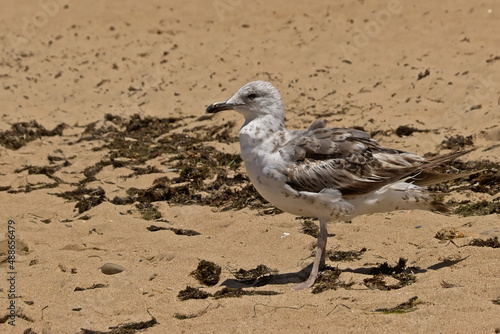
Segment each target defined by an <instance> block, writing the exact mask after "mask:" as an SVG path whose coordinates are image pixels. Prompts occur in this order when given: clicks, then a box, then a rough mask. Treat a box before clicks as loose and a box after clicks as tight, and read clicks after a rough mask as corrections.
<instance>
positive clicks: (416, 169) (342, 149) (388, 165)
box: [280, 121, 467, 196]
mask: <svg viewBox="0 0 500 334" xmlns="http://www.w3.org/2000/svg"><path fill="white" fill-rule="evenodd" d="M280 153H282V154H287V155H288V156H289V157H292V160H293V161H294V162H293V163H292V164H291V165H290V166H289V167H288V168H287V170H286V174H287V177H288V182H287V183H288V184H289V185H290V186H291V187H292V188H293V189H295V190H298V191H311V192H319V191H321V190H323V189H325V188H332V189H337V190H339V191H340V192H341V193H342V194H343V195H344V196H349V195H361V194H366V193H369V192H371V191H374V190H376V189H379V188H381V187H383V186H384V185H386V184H389V183H392V182H395V181H398V180H400V179H402V178H407V177H409V176H412V175H416V174H418V173H420V172H422V171H423V170H425V169H427V168H430V167H433V166H436V165H438V164H441V163H443V162H445V161H448V160H452V159H455V158H456V157H457V156H459V155H462V154H465V153H467V152H458V153H454V154H451V155H448V156H444V157H438V158H436V159H434V160H426V159H424V158H422V157H420V156H418V155H416V154H412V153H408V152H404V151H399V150H394V149H387V148H384V147H382V146H380V145H379V144H378V143H377V142H376V141H375V140H373V139H371V137H370V135H369V134H368V133H366V132H363V131H359V130H354V129H344V128H326V127H325V124H324V122H323V121H316V122H314V123H313V124H312V125H311V126H310V127H309V129H307V131H305V132H303V133H301V134H300V135H298V136H297V137H296V138H293V139H292V140H290V141H289V142H288V143H286V144H285V145H284V146H283V147H281V148H280Z"/></svg>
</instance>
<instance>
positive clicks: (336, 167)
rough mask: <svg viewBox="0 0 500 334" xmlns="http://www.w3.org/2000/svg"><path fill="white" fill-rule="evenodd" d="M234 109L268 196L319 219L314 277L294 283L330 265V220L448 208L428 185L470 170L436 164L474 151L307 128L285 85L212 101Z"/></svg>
mask: <svg viewBox="0 0 500 334" xmlns="http://www.w3.org/2000/svg"><path fill="white" fill-rule="evenodd" d="M223 110H234V111H237V112H238V113H240V114H242V115H243V116H244V117H245V123H244V124H243V126H242V127H241V129H240V131H239V138H240V148H241V158H242V160H243V161H244V163H245V168H246V171H247V173H248V176H249V178H250V180H251V182H252V183H253V185H254V186H255V188H256V190H257V191H258V192H259V193H260V195H262V197H263V198H264V199H266V200H267V201H269V202H270V203H271V204H273V205H274V206H276V207H277V208H279V209H281V210H283V211H285V212H288V213H291V214H294V215H297V216H304V217H316V218H318V219H319V226H320V232H319V236H318V246H317V250H316V257H315V259H314V262H313V265H312V270H311V272H310V275H309V278H308V279H307V280H306V281H305V282H303V283H301V284H298V285H295V286H294V287H293V288H294V289H296V290H302V289H307V288H310V287H311V286H313V284H314V282H315V281H316V278H317V276H318V273H319V270H320V269H321V268H324V267H325V255H326V243H327V236H328V233H327V224H328V223H330V222H334V221H339V220H340V221H341V220H344V221H347V220H351V219H352V218H354V217H356V216H359V215H364V214H370V213H377V212H388V211H393V210H403V209H404V210H408V209H423V210H432V211H437V212H447V208H446V207H445V206H444V204H442V203H439V202H437V201H436V200H434V198H433V196H432V194H431V193H429V192H428V191H427V190H426V188H425V187H426V186H428V185H431V184H435V183H439V182H443V181H446V180H449V179H454V178H458V177H463V174H459V175H460V176H457V175H455V174H454V175H449V174H437V173H432V172H430V171H429V169H430V168H432V167H435V166H438V165H440V164H442V163H444V162H446V161H450V160H453V159H455V158H457V157H459V156H461V155H462V154H465V153H468V152H469V151H462V152H454V153H450V154H447V155H442V156H437V157H434V158H432V159H429V160H427V159H425V158H423V157H421V156H419V155H417V154H413V153H409V152H405V151H401V150H397V149H391V148H385V147H382V146H381V145H380V144H378V143H377V142H376V141H375V140H374V139H372V138H371V136H370V135H369V134H368V133H366V132H364V131H361V130H356V129H347V128H337V127H333V128H329V127H326V122H325V121H324V120H321V119H320V120H315V121H314V122H313V123H312V124H311V125H310V126H309V128H307V129H306V130H287V129H286V128H285V109H284V106H283V101H282V99H281V96H280V93H279V91H278V90H277V89H276V88H275V87H274V86H273V85H272V84H271V83H269V82H266V81H253V82H250V83H247V84H246V85H244V86H243V87H242V88H241V89H240V90H239V91H238V92H237V93H236V94H235V95H234V96H233V97H231V98H230V99H229V100H226V101H223V102H216V103H213V104H211V105H209V106H208V107H207V109H206V112H207V113H210V114H214V113H218V112H220V111H223Z"/></svg>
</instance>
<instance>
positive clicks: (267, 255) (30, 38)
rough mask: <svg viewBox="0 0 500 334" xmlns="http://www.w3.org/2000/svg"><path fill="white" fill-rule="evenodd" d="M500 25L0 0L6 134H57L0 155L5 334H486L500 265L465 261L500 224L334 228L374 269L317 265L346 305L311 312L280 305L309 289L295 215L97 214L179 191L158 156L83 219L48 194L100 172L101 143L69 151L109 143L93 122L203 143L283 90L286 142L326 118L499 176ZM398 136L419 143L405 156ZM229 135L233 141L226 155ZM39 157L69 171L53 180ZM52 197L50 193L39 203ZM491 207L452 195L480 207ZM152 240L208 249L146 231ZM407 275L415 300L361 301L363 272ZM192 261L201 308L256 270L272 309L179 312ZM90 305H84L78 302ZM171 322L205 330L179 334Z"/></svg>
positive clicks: (292, 5) (485, 17) (259, 6)
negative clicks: (163, 130) (172, 188)
mask: <svg viewBox="0 0 500 334" xmlns="http://www.w3.org/2000/svg"><path fill="white" fill-rule="evenodd" d="M499 16H500V6H499V3H498V1H494V0H486V1H483V2H471V1H466V0H460V1H451V0H446V1H428V0H425V1H418V2H417V1H414V2H411V1H406V0H405V1H398V0H389V1H364V0H360V1H345V0H343V1H337V2H331V1H316V2H312V3H311V2H308V3H306V2H305V1H282V0H279V1H273V2H270V1H253V2H244V1H241V0H215V1H182V2H181V1H174V2H170V3H169V2H166V1H159V0H151V1H148V2H140V1H131V0H121V1H95V0H89V1H69V0H58V1H55V0H41V1H13V0H4V1H3V2H2V10H1V14H0V18H1V20H0V29H1V31H2V34H1V36H0V40H1V47H2V56H1V58H0V84H1V87H0V97H1V101H2V112H1V122H0V130H1V131H4V130H8V129H10V127H11V125H12V124H15V123H18V122H29V121H33V120H34V121H36V122H38V123H39V124H40V125H42V126H43V127H45V128H46V129H49V130H52V129H53V128H54V127H56V126H57V125H58V124H61V123H65V124H66V126H65V127H64V129H63V130H62V134H60V135H55V136H38V138H36V139H35V140H33V141H31V142H29V143H27V145H25V146H22V147H21V148H19V149H17V150H14V149H10V148H6V147H3V146H2V147H0V156H1V165H0V187H1V189H2V191H1V192H0V198H1V200H0V213H1V214H0V218H1V220H0V227H1V231H2V232H1V235H2V237H3V235H4V234H5V239H3V240H2V241H0V247H2V248H1V249H0V251H1V252H2V253H6V250H7V244H8V243H7V241H8V240H9V239H7V237H8V236H9V233H8V221H9V219H10V220H13V221H14V222H15V227H16V229H15V233H14V234H15V237H16V241H17V243H16V259H15V264H14V266H15V268H14V269H15V271H16V274H15V275H14V276H15V294H16V296H17V298H16V299H15V306H16V310H17V317H16V318H15V327H13V326H11V325H9V324H8V321H10V319H9V318H8V315H9V310H7V307H8V306H9V303H10V300H9V299H8V291H9V289H10V285H8V281H7V278H9V277H10V276H12V275H9V274H7V272H8V271H9V267H8V263H7V262H5V261H4V262H3V263H2V264H1V265H0V268H1V270H2V275H1V277H2V279H1V282H2V283H1V284H0V287H1V289H2V290H1V291H0V305H1V307H0V319H1V321H2V322H3V323H1V324H0V332H3V333H23V332H24V331H25V330H26V329H28V328H32V331H31V332H30V333H33V332H35V333H77V332H79V331H80V330H81V328H86V329H91V330H95V331H109V330H110V329H109V327H111V326H118V325H120V324H126V323H134V322H136V323H137V322H143V321H144V322H146V321H149V320H151V317H150V315H148V310H149V313H150V314H151V315H153V316H154V317H155V318H156V320H157V322H158V324H156V325H154V326H152V327H150V328H148V329H146V330H145V332H147V333H253V332H267V333H279V332H288V333H303V332H311V333H333V332H345V333H382V332H387V333H495V332H497V333H498V332H499V331H500V305H498V303H497V304H495V303H494V302H493V300H498V299H499V297H500V253H499V252H500V250H499V249H498V248H488V247H472V246H466V247H457V246H463V245H466V244H467V243H468V242H469V241H470V240H471V239H472V238H482V239H487V238H491V237H495V236H499V235H500V223H499V219H498V214H492V215H486V216H471V217H466V218H464V217H459V216H457V215H450V216H442V215H436V214H433V213H429V212H423V211H403V212H392V213H387V214H376V215H371V216H363V217H359V218H356V219H354V220H353V221H352V223H351V224H345V223H339V224H334V225H332V226H331V227H330V232H331V233H334V234H335V236H332V237H330V238H329V244H328V247H329V249H339V250H352V249H354V250H359V249H361V248H363V247H366V249H367V251H366V252H365V253H364V254H363V255H362V258H361V259H360V260H356V261H354V262H331V261H329V262H328V263H329V264H331V265H332V266H338V267H339V268H340V269H341V270H342V273H341V275H340V277H339V279H340V280H341V281H344V282H353V283H354V285H353V286H352V287H351V288H350V289H344V288H339V289H337V290H328V291H325V292H323V293H319V294H312V293H311V290H306V291H293V290H291V286H292V285H293V283H294V282H297V281H299V280H300V279H303V278H305V275H304V272H302V273H300V274H298V273H299V272H300V271H301V270H302V269H303V268H304V267H306V266H307V265H308V264H309V263H310V262H312V258H311V257H310V255H311V253H312V252H311V245H312V244H314V238H312V237H311V236H308V235H305V234H303V233H301V232H300V220H296V219H295V217H293V216H291V215H289V214H286V213H282V214H275V215H273V214H267V215H266V214H260V213H261V212H262V211H263V209H251V208H250V207H245V208H243V209H242V210H225V211H224V210H221V209H222V206H220V207H211V206H208V205H173V204H172V203H169V202H168V201H160V202H155V203H154V204H155V205H156V206H158V210H159V212H160V213H161V215H162V217H163V219H164V220H168V222H166V221H157V222H152V221H146V220H144V219H142V218H141V215H140V213H139V212H138V209H137V207H136V206H135V204H128V205H115V204H112V203H111V202H110V201H108V200H111V199H112V198H113V197H115V196H125V190H126V189H128V188H130V187H136V188H139V189H145V188H148V187H150V186H151V185H152V183H153V180H155V179H156V178H159V177H162V176H164V175H167V176H169V177H170V178H174V177H175V175H176V173H174V172H168V169H169V168H172V166H170V165H169V160H168V157H169V156H168V155H167V154H160V155H158V156H153V157H151V159H150V160H148V161H146V162H144V163H143V164H142V165H141V166H142V167H145V166H146V165H148V166H155V167H157V168H159V170H160V172H159V173H154V174H144V175H139V176H133V177H128V178H124V177H123V176H126V175H129V174H131V173H132V172H133V171H132V170H131V169H130V168H129V167H127V166H128V165H125V166H124V167H119V166H115V167H113V166H111V165H108V166H105V167H104V168H103V169H102V170H100V171H99V172H98V173H97V174H96V175H95V180H94V181H91V182H88V183H87V184H86V187H87V188H94V189H95V188H97V187H99V186H100V187H102V188H103V190H104V191H105V195H104V197H105V198H104V201H103V203H101V204H100V205H96V206H94V207H92V208H91V209H90V210H88V211H85V212H83V213H82V214H79V213H78V210H76V211H75V202H74V201H68V200H66V199H64V198H61V197H57V196H55V195H53V194H54V193H63V192H65V191H70V190H75V189H76V188H77V186H76V185H75V183H77V182H80V181H82V180H84V179H85V175H84V171H85V170H86V168H88V167H92V166H95V164H96V163H97V162H99V161H101V160H103V159H108V161H109V157H108V153H109V149H100V150H98V149H96V148H99V147H100V146H102V145H104V144H105V143H106V134H104V135H103V137H102V138H97V140H83V141H79V138H81V137H82V135H84V131H85V126H87V125H88V124H90V123H91V122H98V123H96V126H97V127H100V126H101V125H104V126H108V125H113V123H112V122H111V121H104V115H105V114H108V113H109V114H112V115H117V116H121V117H123V119H129V117H130V116H131V115H133V114H140V115H141V116H142V117H143V118H144V117H161V118H167V117H175V118H179V120H178V121H176V122H175V124H176V125H178V126H179V127H178V128H176V129H173V130H172V133H177V134H185V135H186V136H201V137H204V136H206V133H205V131H207V129H210V128H213V127H214V126H217V125H221V124H227V123H229V122H236V124H240V123H241V122H242V119H241V117H240V116H239V115H237V114H236V113H232V112H227V113H224V114H219V115H216V116H215V117H211V118H208V119H201V120H200V119H199V118H198V117H199V116H202V115H203V113H204V109H205V107H206V106H207V105H208V104H209V103H212V102H215V101H220V100H223V99H226V98H229V97H230V96H231V95H232V94H233V93H234V92H236V90H237V89H238V88H240V86H242V85H243V84H245V83H246V82H248V81H251V80H255V79H263V80H268V81H271V82H272V83H273V84H274V85H275V86H276V87H277V88H278V89H280V91H281V93H282V95H283V100H284V103H285V106H286V108H287V126H288V127H290V128H304V127H306V126H307V125H308V124H309V123H310V122H311V121H312V120H313V119H315V118H318V117H322V118H325V119H326V120H327V121H328V124H329V125H331V126H345V127H353V126H359V127H362V128H364V129H365V130H366V131H368V132H371V133H373V134H374V138H375V139H377V140H378V141H379V142H380V143H382V144H383V145H386V146H391V147H395V148H399V149H404V150H409V151H413V152H416V153H419V154H426V153H428V152H439V153H446V152H449V150H446V149H444V148H443V147H442V145H441V142H442V141H443V140H445V139H447V138H450V137H454V136H457V135H461V136H464V137H468V136H470V139H471V140H472V141H473V145H474V146H475V147H477V148H478V149H476V150H475V151H474V152H472V153H470V154H468V155H467V156H465V158H464V159H463V160H466V161H474V160H480V159H489V160H491V161H493V162H496V163H498V162H500V158H499V157H500V146H499V142H500V127H499V124H500V115H499V113H500V110H499V108H500V106H499V105H500V94H499V92H500V53H499V49H498V46H499V45H500V31H499V30H500V23H499V22H500V17H499ZM402 125H404V126H410V127H413V128H416V129H419V130H426V131H421V132H418V131H417V132H414V133H412V134H411V135H409V136H403V137H400V136H398V135H397V134H396V129H397V128H398V127H399V126H402ZM237 129H238V126H237V125H236V126H233V127H230V130H229V136H230V137H231V138H234V137H235V136H236V135H237ZM184 130H186V131H185V132H183V131H184ZM427 130H428V131H427ZM221 131H222V130H220V129H219V131H218V132H217V131H216V134H220V133H221ZM166 135H169V133H167V134H166ZM201 137H200V138H201ZM128 140H129V141H130V143H133V142H134V139H130V138H129V139H128ZM131 145H132V144H131ZM200 145H201V144H199V145H198V146H196V147H194V148H193V149H201V150H204V149H206V147H208V146H212V147H215V148H216V149H217V150H218V151H221V152H225V153H228V154H236V153H237V152H238V145H237V143H234V142H230V143H226V142H225V141H223V140H217V139H216V136H215V135H214V136H212V140H211V141H210V142H208V143H206V145H201V146H200ZM466 147H470V146H466ZM186 154H187V153H186ZM48 156H55V157H62V160H55V161H54V163H53V164H52V165H51V163H50V161H49V160H48ZM65 160H67V161H68V162H69V165H63V163H64V161H65ZM26 166H40V167H41V166H60V167H61V168H60V169H59V170H57V171H55V172H54V173H53V174H50V173H49V174H50V175H52V178H51V177H48V176H47V173H43V172H42V173H40V171H38V173H36V171H35V172H33V170H31V173H30V170H29V169H24V170H22V169H23V167H26ZM87 171H88V170H87ZM237 172H241V173H244V168H240V169H239V171H237ZM56 178H57V180H59V181H60V182H59V181H58V182H56V183H55V185H54V188H47V187H43V186H44V185H46V184H50V183H53V182H54V181H55V180H56ZM496 182H498V179H497V181H496ZM38 186H42V189H38V190H37V189H36V188H37V187H38ZM30 187H31V189H30ZM26 190H32V191H26ZM202 195H203V196H204V194H202ZM495 195H496V194H486V193H471V192H467V191H456V192H454V195H453V196H455V197H456V198H462V199H463V198H467V196H471V197H470V198H471V199H474V200H476V201H477V200H480V199H485V200H490V201H491V200H492V199H494V198H497V197H496V196H495ZM87 196H88V195H87ZM85 215H87V217H84V218H88V219H87V220H84V219H81V218H82V216H85ZM49 220H50V221H49ZM152 224H154V225H157V226H164V227H173V228H184V229H191V230H195V231H197V232H199V233H201V235H197V236H183V235H177V234H175V233H173V231H169V230H162V231H157V232H150V231H148V230H147V229H146V227H148V226H150V225H152ZM443 228H456V229H458V230H459V231H460V232H461V233H463V234H464V235H465V238H461V239H455V244H456V245H454V244H452V243H450V242H448V241H440V240H438V239H436V238H434V236H435V234H436V232H438V231H439V230H441V229H443ZM400 257H404V258H407V259H408V265H409V266H415V267H418V268H420V269H419V270H417V271H416V272H415V275H416V282H415V283H413V284H411V285H409V286H405V287H403V288H401V289H395V290H391V291H382V290H371V289H368V288H367V287H366V286H365V285H364V284H363V280H364V279H366V278H370V277H372V275H370V273H369V272H370V268H373V267H375V266H376V265H377V263H382V262H385V261H388V263H389V264H395V263H396V262H397V261H398V259H399V258H400ZM3 259H5V256H4V258H3ZM201 259H203V260H208V261H213V262H214V263H216V264H218V265H220V266H221V267H222V274H221V279H220V281H219V283H218V284H217V285H216V286H214V287H210V288H206V287H202V290H205V291H208V292H210V293H214V292H215V291H217V290H220V289H221V288H223V287H240V286H242V285H241V284H239V283H237V282H236V281H235V279H234V276H233V275H232V272H234V271H235V270H237V269H239V268H245V269H251V268H255V267H256V266H257V265H259V264H265V265H266V266H268V267H269V268H272V269H277V270H278V271H279V274H278V276H277V277H276V278H275V279H274V280H272V281H271V282H270V283H269V284H267V285H265V286H262V287H258V288H253V287H245V288H244V290H248V291H253V290H267V291H275V292H279V293H280V294H278V295H273V296H260V295H256V296H243V297H240V298H226V299H214V298H211V297H210V298H207V299H203V300H187V301H181V300H179V299H178V297H177V296H178V293H179V291H181V290H183V289H185V288H186V286H188V285H189V286H193V287H201V284H200V283H198V282H197V281H196V280H195V279H194V278H193V277H192V276H190V273H191V272H192V271H193V270H194V269H196V266H197V264H198V262H199V260H201ZM107 262H111V263H116V264H118V265H121V266H123V267H124V268H125V271H123V272H121V273H119V274H116V275H104V274H103V273H101V271H100V270H99V269H98V268H99V267H101V266H102V265H103V264H104V263H107ZM294 273H297V274H294ZM287 274H288V275H287ZM443 282H446V283H449V284H452V286H451V287H450V286H449V285H448V286H446V284H445V285H443ZM95 284H98V285H97V286H95ZM100 284H102V285H100ZM89 287H95V288H94V289H87V290H84V291H75V289H76V288H89ZM76 290H78V289H76ZM414 296H418V301H419V302H420V303H419V304H418V305H416V310H413V311H412V312H407V313H391V314H384V313H381V312H375V310H376V309H380V308H390V307H394V306H396V305H398V304H401V303H403V302H406V301H408V300H409V299H410V298H412V297H414ZM174 314H195V315H198V316H197V317H194V318H192V319H185V320H179V319H177V318H175V317H174ZM149 324H151V323H149Z"/></svg>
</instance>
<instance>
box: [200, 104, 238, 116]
mask: <svg viewBox="0 0 500 334" xmlns="http://www.w3.org/2000/svg"><path fill="white" fill-rule="evenodd" d="M234 106H235V105H234V104H232V103H227V101H223V102H216V103H214V104H211V105H209V106H208V107H207V110H206V111H205V112H206V113H208V114H215V113H218V112H219V111H223V110H231V109H233V108H234Z"/></svg>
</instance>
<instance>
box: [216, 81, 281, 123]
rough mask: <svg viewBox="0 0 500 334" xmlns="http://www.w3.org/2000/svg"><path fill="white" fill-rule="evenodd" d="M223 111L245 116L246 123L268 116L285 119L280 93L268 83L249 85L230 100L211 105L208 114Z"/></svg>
mask: <svg viewBox="0 0 500 334" xmlns="http://www.w3.org/2000/svg"><path fill="white" fill-rule="evenodd" d="M222 110H235V111H237V112H239V113H240V114H242V115H243V116H245V120H246V123H248V122H250V121H251V120H253V119H256V118H260V117H264V116H267V115H271V116H273V117H275V118H277V119H279V120H281V121H283V120H284V117H285V116H284V108H283V102H282V100H281V96H280V93H279V92H278V90H277V89H276V88H274V87H273V85H271V84H270V83H269V82H266V81H252V82H249V83H247V84H246V85H245V86H243V87H241V88H240V90H239V91H238V92H237V93H236V94H235V95H234V96H233V97H231V98H230V99H229V100H227V101H222V102H216V103H214V104H211V105H209V106H208V108H207V110H206V112H207V113H210V114H213V113H217V112H219V111H222Z"/></svg>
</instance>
